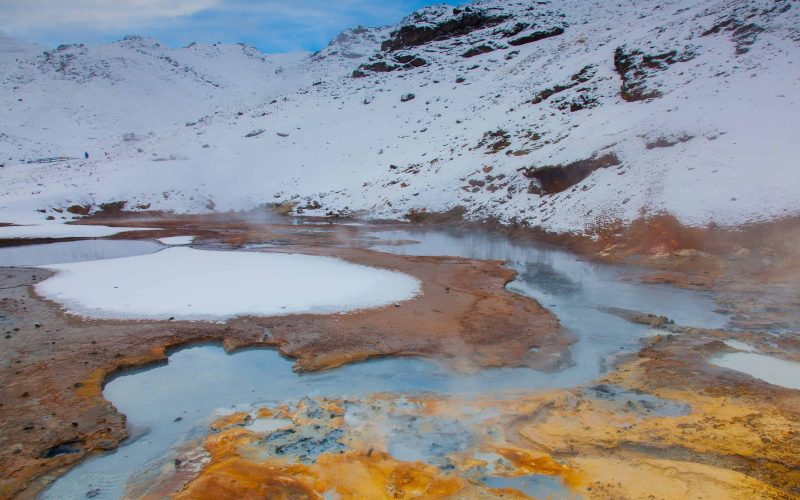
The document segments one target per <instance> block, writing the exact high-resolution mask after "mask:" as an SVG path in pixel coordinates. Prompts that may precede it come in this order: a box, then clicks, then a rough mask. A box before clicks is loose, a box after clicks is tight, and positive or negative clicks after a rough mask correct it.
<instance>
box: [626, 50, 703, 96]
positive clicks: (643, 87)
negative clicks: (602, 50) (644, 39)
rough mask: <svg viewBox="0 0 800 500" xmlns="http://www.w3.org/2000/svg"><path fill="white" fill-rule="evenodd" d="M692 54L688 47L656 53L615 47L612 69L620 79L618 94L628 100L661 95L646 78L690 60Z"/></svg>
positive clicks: (692, 56) (693, 54)
mask: <svg viewBox="0 0 800 500" xmlns="http://www.w3.org/2000/svg"><path fill="white" fill-rule="evenodd" d="M694 56H695V53H694V51H693V50H692V49H691V48H688V47H687V48H685V49H683V50H681V51H678V50H676V49H673V50H669V51H667V52H660V53H656V54H647V53H645V52H644V51H642V50H639V49H632V48H630V47H628V46H625V45H623V46H620V47H617V49H616V50H615V51H614V69H616V71H617V73H618V74H619V76H620V78H621V79H622V87H621V88H620V96H621V97H622V98H623V99H624V100H626V101H628V102H634V101H643V100H645V99H653V98H656V97H661V92H660V91H659V90H658V89H656V88H652V87H648V79H649V78H650V77H651V76H652V75H653V74H654V73H657V72H659V71H663V70H665V69H667V68H668V67H669V66H671V65H673V64H675V63H678V62H686V61H690V60H692V59H693V58H694Z"/></svg>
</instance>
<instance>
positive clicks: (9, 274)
mask: <svg viewBox="0 0 800 500" xmlns="http://www.w3.org/2000/svg"><path fill="white" fill-rule="evenodd" d="M194 220H195V219H192V221H194ZM153 224H154V222H153V221H146V222H145V221H143V222H142V225H143V226H145V225H151V226H152V225H153ZM156 224H160V225H161V227H167V228H169V229H168V230H166V231H163V232H160V233H159V234H158V235H153V234H150V235H146V236H145V235H144V234H142V233H140V234H139V236H140V237H148V238H149V237H154V236H155V237H162V236H166V235H168V234H177V233H180V234H195V235H199V236H200V237H201V238H205V240H206V241H211V240H212V239H213V240H215V241H222V242H224V243H233V242H237V241H239V242H241V241H247V240H257V241H264V240H265V239H267V240H268V239H272V238H282V239H283V240H288V241H289V242H291V243H293V244H295V245H294V246H292V248H291V251H293V252H305V253H314V254H320V255H332V256H336V257H339V258H343V259H346V260H349V261H352V262H357V263H360V264H365V265H371V266H377V267H384V268H390V269H397V270H399V271H402V272H405V273H408V274H410V275H412V276H415V277H416V278H418V279H419V280H420V281H421V283H422V294H421V295H420V296H419V297H418V298H415V299H412V300H409V301H405V302H403V303H402V304H400V305H399V306H398V307H396V306H394V305H391V306H388V307H383V308H377V309H369V310H364V311H356V312H352V313H349V314H343V315H330V316H323V315H294V316H285V317H273V318H254V317H247V318H237V319H233V320H230V321H228V322H226V323H224V324H212V323H203V322H179V321H110V320H88V319H81V318H78V317H75V316H69V315H65V314H63V313H62V312H61V311H60V310H59V308H58V307H57V305H55V304H53V303H50V302H48V301H45V300H42V299H40V298H38V297H36V296H35V295H34V293H33V289H32V285H33V284H34V283H36V282H37V281H39V280H42V279H45V278H46V277H47V276H48V275H49V274H48V272H47V271H44V270H35V269H3V270H2V271H0V314H2V315H3V316H4V317H3V318H2V327H3V336H4V337H5V338H0V342H2V343H3V349H2V354H1V355H0V358H2V364H0V380H3V381H4V383H3V384H2V386H0V497H3V498H6V497H9V496H13V495H19V496H20V497H21V498H26V497H31V496H33V495H34V494H35V492H37V491H38V490H40V489H41V488H42V487H43V486H45V485H46V484H47V483H48V482H50V481H51V480H52V479H53V478H54V477H56V475H57V474H60V473H63V472H64V471H65V470H66V469H67V468H68V467H70V466H71V465H73V464H74V463H75V462H76V461H77V460H79V459H80V458H82V457H83V456H84V455H85V454H86V453H91V452H95V451H100V450H107V449H113V448H114V447H116V446H117V444H118V442H119V441H120V440H121V439H122V438H123V437H125V435H126V429H125V421H124V417H123V416H122V415H120V414H119V413H117V412H116V410H115V409H114V408H112V407H111V405H110V404H109V403H108V402H107V401H105V400H104V399H103V397H102V395H101V387H102V384H103V381H104V380H105V379H106V377H107V376H108V375H109V374H110V373H113V372H114V371H116V370H118V369H120V368H122V367H126V366H138V365H142V364H146V363H153V362H161V361H164V360H165V357H166V355H165V352H166V349H168V348H170V347H173V346H178V345H181V344H185V343H187V342H198V341H209V340H220V341H224V343H225V346H226V348H228V349H235V348H238V347H242V346H247V345H262V346H274V347H276V348H277V349H278V350H279V351H280V352H281V353H282V354H284V355H286V356H289V357H292V358H296V359H297V364H296V367H297V369H300V370H318V369H325V368H332V367H336V366H340V365H342V364H344V363H348V362H353V361H358V360H363V359H367V358H370V357H375V356H392V355H401V356H428V357H434V358H437V359H445V360H447V361H448V362H450V363H452V364H453V365H455V366H457V367H460V368H462V369H474V368H476V367H484V366H499V365H529V366H533V367H537V368H541V369H555V368H557V367H559V366H561V365H563V364H565V363H568V362H569V352H568V346H569V344H570V343H571V342H572V341H573V339H572V336H571V335H570V334H569V333H568V332H565V331H563V329H562V328H561V327H560V325H559V324H558V321H557V320H556V319H555V317H554V316H553V315H552V314H551V313H549V312H548V311H547V310H546V309H544V308H542V307H541V306H540V305H539V304H538V303H536V302H535V301H533V300H530V299H527V298H524V297H521V296H519V295H516V294H513V293H511V292H508V291H507V290H505V287H504V286H505V284H506V283H507V282H508V281H510V280H511V279H512V278H513V272H512V271H510V270H508V269H507V268H505V267H504V266H503V265H502V263H499V262H487V261H470V260H465V259H459V258H426V257H400V256H391V255H387V254H380V253H377V252H371V251H369V250H363V249H353V248H346V247H344V246H338V247H337V246H336V245H335V242H334V241H332V240H343V239H346V238H348V237H350V234H351V231H350V230H349V229H346V228H345V229H344V230H343V231H342V232H341V233H332V235H329V236H323V237H319V236H318V234H319V233H318V232H315V231H305V230H302V229H301V230H300V231H298V230H297V229H298V228H297V227H292V226H273V227H265V226H264V225H258V224H242V225H241V226H238V227H237V225H236V224H228V225H226V223H225V221H221V222H219V225H220V226H223V227H224V230H222V229H218V228H216V227H214V224H213V223H212V224H209V227H205V228H201V227H199V224H200V222H197V224H198V225H193V224H194V222H190V223H189V224H188V225H189V226H190V227H183V225H186V222H185V221H180V222H174V223H173V227H170V223H169V222H168V221H166V220H161V221H158V222H157V223H156ZM177 226H181V227H177ZM323 234H324V233H323ZM128 236H136V234H132V235H128ZM320 240H322V241H320ZM329 240H331V241H329ZM36 325H39V326H36ZM532 347H538V348H539V349H538V350H534V351H535V352H534V351H532V350H531V348H532ZM64 443H71V446H73V447H74V448H75V449H76V450H77V452H76V453H69V454H59V455H57V456H54V457H52V458H48V457H47V454H48V450H50V449H51V448H53V447H55V446H57V445H59V444H64Z"/></svg>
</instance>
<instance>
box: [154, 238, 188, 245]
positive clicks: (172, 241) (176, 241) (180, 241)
mask: <svg viewBox="0 0 800 500" xmlns="http://www.w3.org/2000/svg"><path fill="white" fill-rule="evenodd" d="M193 241H194V236H167V237H166V238H159V239H158V242H159V243H163V244H164V245H191V244H192V242H193Z"/></svg>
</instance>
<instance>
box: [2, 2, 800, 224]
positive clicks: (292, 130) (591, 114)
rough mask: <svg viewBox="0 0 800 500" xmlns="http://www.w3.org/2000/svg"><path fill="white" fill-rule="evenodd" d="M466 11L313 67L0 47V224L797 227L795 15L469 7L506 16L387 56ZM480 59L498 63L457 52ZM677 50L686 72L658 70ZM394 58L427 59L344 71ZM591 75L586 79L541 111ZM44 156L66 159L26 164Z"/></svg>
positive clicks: (297, 62)
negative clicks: (79, 213)
mask: <svg viewBox="0 0 800 500" xmlns="http://www.w3.org/2000/svg"><path fill="white" fill-rule="evenodd" d="M464 8H465V6H460V7H459V10H458V11H456V10H453V8H452V7H447V6H436V7H432V8H426V9H423V10H421V11H418V12H417V13H415V14H413V15H410V16H408V17H407V18H406V19H405V20H404V21H403V23H401V24H400V25H398V26H392V27H387V28H354V29H352V30H348V31H346V32H344V33H342V35H340V36H339V37H337V38H336V39H335V40H334V41H332V42H331V44H330V45H329V46H328V47H326V48H325V49H323V50H322V51H320V52H318V53H316V54H289V55H266V54H261V53H259V52H258V51H257V50H255V49H252V48H249V47H246V46H239V45H235V46H222V45H212V46H203V45H193V46H190V47H187V48H183V49H170V48H167V47H164V46H162V45H160V44H158V43H157V42H156V41H154V40H150V39H144V38H136V37H133V38H128V39H125V40H122V41H119V42H116V43H113V44H109V45H102V46H94V47H83V46H68V47H61V48H58V49H47V52H48V54H43V50H44V49H43V48H42V47H38V46H33V45H30V44H25V43H24V42H18V41H14V40H10V39H0V68H2V69H3V70H4V72H3V76H2V77H0V123H3V124H4V128H3V130H2V131H0V139H1V140H0V163H3V164H5V167H4V168H0V219H2V220H6V221H11V220H23V219H28V218H31V217H34V218H39V219H41V218H43V217H45V216H46V215H55V216H56V217H60V216H61V215H59V214H58V213H55V212H53V211H52V210H53V209H56V208H59V207H65V206H68V205H70V204H74V203H77V204H95V205H97V204H100V203H107V202H112V201H118V200H125V201H127V202H128V208H130V209H136V208H144V207H147V208H152V209H164V210H174V211H177V212H193V213H194V212H208V211H222V210H229V209H234V210H236V209H248V208H252V207H255V206H258V205H261V204H265V203H281V202H286V201H291V202H293V203H296V204H297V206H298V207H299V208H300V209H301V210H305V213H306V214H315V215H318V214H320V215H324V214H325V213H328V212H353V211H355V212H360V213H362V215H365V216H367V217H389V218H402V217H404V216H405V215H406V214H407V213H408V211H409V210H412V209H427V210H431V211H435V210H447V209H449V208H452V207H455V206H464V207H466V208H467V216H468V217H472V218H483V217H495V218H497V219H499V220H500V221H502V222H511V221H521V222H525V223H528V224H530V225H533V226H540V227H542V228H544V229H547V230H551V231H558V232H586V231H590V230H592V229H593V228H596V227H598V226H603V225H607V224H610V223H614V222H617V221H621V222H627V221H630V220H633V219H635V218H637V217H640V216H641V215H643V214H652V213H658V212H669V213H671V214H673V215H675V216H676V217H677V218H678V219H679V220H681V221H682V222H683V223H686V224H691V225H704V224H708V223H710V222H715V223H717V224H721V225H726V226H733V225H738V224H744V223H747V222H755V221H765V220H771V219H775V218H780V217H786V216H791V215H797V214H798V213H800V204H798V203H797V187H798V186H800V163H798V161H799V160H798V158H800V141H798V140H797V123H799V122H800V64H798V61H800V29H799V28H798V26H800V5H798V4H797V3H796V2H772V1H766V0H750V1H747V2H742V1H739V0H665V1H661V0H644V1H640V2H623V3H614V2H598V1H594V0H563V1H559V2H551V3H543V2H535V1H500V0H489V1H481V2H477V3H475V4H471V8H473V9H475V10H476V11H480V12H484V13H486V15H489V16H499V17H501V18H503V19H505V20H504V21H502V22H501V23H500V24H496V25H492V26H488V27H485V28H482V29H477V30H475V31H472V32H469V33H466V34H463V35H460V36H457V37H453V38H448V39H438V40H433V41H429V42H427V43H425V44H422V45H419V46H413V47H409V48H406V49H402V50H397V51H387V50H382V49H381V43H382V42H383V41H385V40H387V39H390V38H391V37H392V32H393V31H395V30H397V29H400V28H402V27H413V26H416V27H423V28H424V27H429V28H430V27H435V26H436V25H437V24H438V23H443V22H447V21H449V20H453V19H456V20H457V19H459V16H461V15H463V12H464ZM456 12H461V14H457V13H456ZM726 23H727V24H726ZM519 26H522V31H521V32H519V34H515V35H508V34H507V33H513V32H514V31H516V29H517V28H518V27H519ZM555 28H563V30H564V32H563V34H560V35H557V36H552V37H549V38H546V39H542V40H539V41H536V42H533V43H526V44H522V45H513V44H512V43H511V42H512V41H514V40H515V39H516V38H515V37H517V38H518V37H522V36H524V35H530V34H531V33H535V32H538V31H543V30H545V31H546V30H551V29H555ZM481 46H487V47H490V48H491V49H492V50H491V51H490V52H487V53H483V54H480V55H477V56H474V57H465V53H466V52H467V51H468V50H469V49H471V48H476V47H481ZM620 48H622V49H625V50H627V51H633V52H635V51H639V52H640V53H641V54H645V55H649V56H655V57H656V59H654V60H651V62H650V63H649V66H648V65H643V66H641V69H643V70H644V73H645V76H644V77H643V78H644V80H643V81H644V84H645V85H646V87H647V88H648V89H650V90H653V91H656V92H657V93H658V94H659V95H658V96H656V97H650V98H646V99H643V100H639V101H634V102H630V101H627V100H625V99H624V98H623V97H622V95H621V85H622V79H621V73H620V69H619V68H618V67H617V66H616V65H615V53H616V51H617V49H620ZM670 51H675V53H676V54H677V55H678V57H677V59H678V60H679V61H678V62H674V63H670V64H666V63H661V62H659V61H663V60H664V56H663V55H664V54H669V53H670ZM398 56H415V57H420V58H422V59H423V60H424V61H425V64H424V65H421V66H418V67H410V68H399V69H395V70H393V71H388V72H379V71H366V70H365V71H363V73H365V74H366V76H365V77H363V78H354V76H353V72H354V70H358V69H359V68H361V69H363V68H362V65H365V64H373V63H376V62H385V63H387V64H389V65H390V66H391V65H396V62H395V61H396V60H397V59H396V58H397V57H398ZM658 57H661V58H662V59H657V58H658ZM653 61H655V62H653ZM586 67H589V68H590V70H589V73H590V74H591V75H592V76H591V77H590V78H589V79H588V80H586V81H585V82H582V83H580V84H578V85H573V86H570V87H569V88H566V89H563V90H560V91H558V92H556V93H554V94H552V95H550V96H549V97H547V98H545V99H543V100H542V101H541V102H536V103H534V101H535V100H536V99H535V97H536V96H537V95H541V93H542V92H543V91H546V90H548V89H550V90H552V89H556V88H560V87H559V86H561V87H563V86H568V85H571V82H574V81H575V80H574V79H573V77H574V76H575V75H576V74H578V73H579V72H580V71H581V70H582V69H583V68H586ZM409 94H413V95H414V98H413V99H410V100H405V99H404V100H403V101H401V97H403V96H407V95H409ZM587 103H588V104H587ZM576 104H578V105H581V106H582V105H583V104H586V105H585V106H584V107H581V106H577V108H575V106H574V105H576ZM126 133H128V134H130V133H133V134H135V138H134V139H133V140H127V141H126V140H124V139H123V134H126ZM487 134H499V135H496V136H494V137H495V139H493V140H491V137H492V136H491V135H487ZM501 136H502V137H506V142H507V143H508V144H505V145H504V144H499V145H498V146H497V148H498V149H497V150H496V151H494V150H493V149H492V145H493V144H495V143H497V142H498V141H497V139H496V137H501ZM487 138H489V139H488V142H487ZM84 150H86V151H90V158H89V159H88V160H84V159H83V158H82V154H83V152H84ZM607 153H613V154H615V155H616V156H617V158H618V159H619V164H618V165H616V166H613V167H609V168H601V169H599V170H596V171H594V172H593V173H591V174H590V175H589V176H588V177H586V178H585V179H583V180H581V181H580V182H578V183H577V184H575V185H574V186H572V187H571V188H570V189H567V190H565V191H563V192H560V193H555V194H546V193H540V192H536V189H535V188H536V186H535V182H533V181H532V180H531V179H529V178H528V177H526V175H525V173H526V172H529V171H531V170H532V169H536V168H539V167H544V166H558V165H567V164H569V163H571V162H575V161H579V160H584V159H587V158H590V157H592V156H597V155H602V154H607ZM59 155H65V156H74V157H79V158H78V159H75V160H68V161H64V162H60V163H53V164H47V165H38V164H27V163H25V160H30V159H35V158H41V157H47V156H59ZM306 207H307V208H306ZM315 207H320V208H315ZM36 210H45V211H46V213H38V212H36Z"/></svg>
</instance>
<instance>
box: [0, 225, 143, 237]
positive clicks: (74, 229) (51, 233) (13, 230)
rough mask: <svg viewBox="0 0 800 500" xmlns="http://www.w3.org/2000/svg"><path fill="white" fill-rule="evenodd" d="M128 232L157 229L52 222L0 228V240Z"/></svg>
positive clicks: (106, 234) (90, 235)
mask: <svg viewBox="0 0 800 500" xmlns="http://www.w3.org/2000/svg"><path fill="white" fill-rule="evenodd" d="M128 231H157V229H156V228H148V227H111V226H91V225H85V226H82V225H77V224H60V223H58V222H53V223H49V224H37V225H32V226H0V239H34V238H102V237H105V236H111V235H114V234H119V233H125V232H128Z"/></svg>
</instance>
